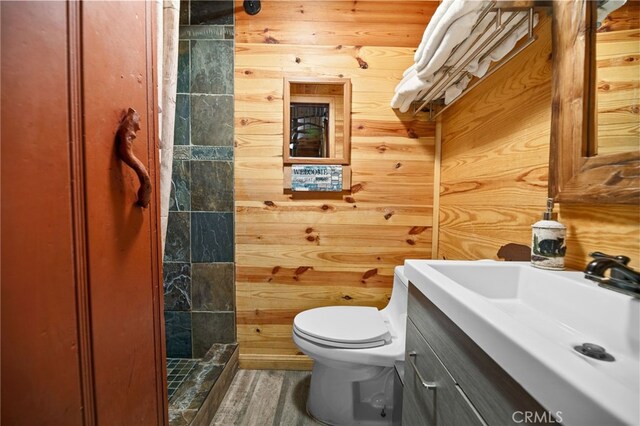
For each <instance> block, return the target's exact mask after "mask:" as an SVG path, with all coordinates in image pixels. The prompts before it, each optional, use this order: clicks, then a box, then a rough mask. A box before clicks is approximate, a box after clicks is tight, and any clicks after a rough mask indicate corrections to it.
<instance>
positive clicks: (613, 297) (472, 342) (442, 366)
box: [402, 260, 640, 425]
mask: <svg viewBox="0 0 640 426" xmlns="http://www.w3.org/2000/svg"><path fill="white" fill-rule="evenodd" d="M404 271H405V275H406V276H407V278H408V280H409V281H410V284H409V297H408V310H407V316H408V320H407V340H406V350H405V377H404V379H405V386H404V390H403V393H404V395H403V413H402V414H403V419H402V420H403V424H405V425H417V424H425V423H426V424H437V425H461V424H465V425H467V424H468V425H482V424H488V425H494V424H500V425H503V424H522V423H536V424H540V423H543V424H544V423H547V424H553V423H562V424H566V425H603V424H607V425H609V424H611V425H613V424H639V423H640V410H639V409H638V404H637V401H638V400H639V399H640V359H639V354H640V324H639V322H638V321H637V318H638V317H639V316H640V299H637V298H633V297H630V296H626V295H623V294H620V293H617V292H614V291H609V290H606V289H603V288H601V287H598V286H597V285H596V284H595V283H592V282H590V281H589V280H586V279H585V278H584V274H583V273H580V272H574V271H560V272H558V271H547V270H542V269H537V268H534V267H532V266H531V265H530V264H529V263H528V262H495V261H487V262H483V261H480V262H478V261H439V260H407V261H406V262H405V268H404ZM596 345H597V346H596ZM593 347H595V348H598V350H600V351H602V352H601V353H600V355H604V356H597V357H594V356H588V354H586V353H585V352H584V349H585V348H593Z"/></svg>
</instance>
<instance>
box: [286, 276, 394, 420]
mask: <svg viewBox="0 0 640 426" xmlns="http://www.w3.org/2000/svg"><path fill="white" fill-rule="evenodd" d="M394 272H395V273H394V279H393V289H392V291H391V300H390V301H389V304H388V305H387V306H386V307H385V308H384V309H382V310H381V311H379V310H378V309H376V308H373V307H357V306H329V307H324V308H316V309H310V310H308V311H304V312H301V313H299V314H298V315H296V317H295V319H294V320H293V341H294V342H295V343H296V345H298V347H299V348H300V350H301V351H302V352H304V353H305V354H307V355H308V356H309V357H311V358H312V359H313V360H314V361H315V363H314V366H313V373H312V375H311V388H310V391H309V399H308V401H307V410H308V412H309V414H310V415H312V416H313V417H315V418H316V419H317V420H320V421H322V422H324V423H326V424H330V425H385V424H389V425H390V424H391V418H392V413H393V383H394V369H393V364H394V362H395V361H398V360H403V359H404V349H405V347H404V346H405V345H404V343H405V334H406V319H407V279H406V277H405V276H404V273H403V272H404V268H403V267H402V266H397V267H396V268H395V271H394Z"/></svg>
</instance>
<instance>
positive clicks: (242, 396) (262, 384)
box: [211, 370, 321, 426]
mask: <svg viewBox="0 0 640 426" xmlns="http://www.w3.org/2000/svg"><path fill="white" fill-rule="evenodd" d="M310 381H311V372H310V371H284V370H238V373H237V374H236V376H235V378H234V379H233V382H232V383H231V386H230V387H229V390H228V391H227V395H226V396H225V397H224V400H223V401H222V403H221V404H220V408H218V412H217V413H216V416H215V417H214V418H213V421H212V422H211V425H225V426H226V425H261V426H262V425H273V426H280V425H286V426H289V425H292V426H293V425H295V426H301V425H319V424H321V423H319V422H317V421H315V420H313V419H312V418H311V417H309V415H308V414H307V411H306V409H305V407H306V403H307V395H308V394H309V383H310Z"/></svg>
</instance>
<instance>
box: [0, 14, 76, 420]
mask: <svg viewBox="0 0 640 426" xmlns="http://www.w3.org/2000/svg"><path fill="white" fill-rule="evenodd" d="M0 8H1V15H2V22H1V25H0V26H1V28H2V36H1V41H2V48H1V51H2V72H1V78H2V81H1V85H2V136H1V137H2V153H1V157H2V165H1V168H2V319H1V321H2V410H1V412H2V418H1V421H0V423H2V424H7V425H12V424H13V425H16V424H33V425H35V424H37V425H77V424H81V423H82V411H81V406H82V401H81V387H80V367H79V355H78V336H77V333H76V327H77V316H76V286H75V284H76V276H75V270H74V244H73V240H74V237H73V226H72V219H71V218H72V213H71V206H72V195H71V194H72V191H71V183H70V171H71V160H70V150H69V141H70V140H71V137H70V134H69V127H70V121H69V120H70V117H69V112H68V90H69V86H68V69H67V61H68V56H67V55H66V54H65V52H66V51H67V41H68V39H67V10H66V5H65V3H63V2H0ZM34 22H37V25H34Z"/></svg>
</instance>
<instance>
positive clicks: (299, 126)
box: [289, 96, 336, 158]
mask: <svg viewBox="0 0 640 426" xmlns="http://www.w3.org/2000/svg"><path fill="white" fill-rule="evenodd" d="M322 101H323V99H320V98H314V97H302V96H292V98H291V103H290V105H291V106H290V117H289V119H290V121H291V122H290V128H289V155H290V156H291V157H313V158H330V157H331V151H330V150H331V149H332V148H335V131H329V129H335V114H336V108H335V105H334V102H333V100H332V99H330V98H327V99H326V102H322ZM330 120H331V125H329V121H330ZM329 138H331V142H330V141H329Z"/></svg>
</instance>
